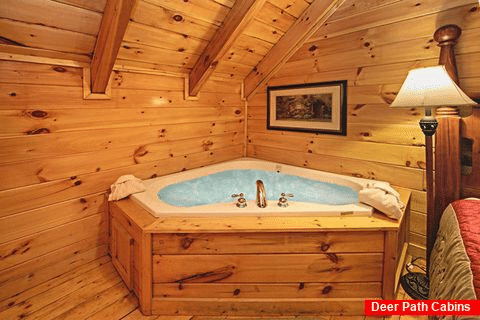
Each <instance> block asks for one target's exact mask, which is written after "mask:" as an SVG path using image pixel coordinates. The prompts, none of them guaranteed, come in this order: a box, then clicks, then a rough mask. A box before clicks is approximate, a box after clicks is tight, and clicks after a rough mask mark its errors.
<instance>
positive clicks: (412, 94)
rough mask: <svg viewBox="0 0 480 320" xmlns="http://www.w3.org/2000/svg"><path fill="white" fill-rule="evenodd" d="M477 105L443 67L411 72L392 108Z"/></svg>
mask: <svg viewBox="0 0 480 320" xmlns="http://www.w3.org/2000/svg"><path fill="white" fill-rule="evenodd" d="M476 104H477V103H476V102H475V101H473V100H472V99H470V98H469V97H468V96H467V95H466V94H465V93H464V92H463V91H462V89H460V87H459V86H457V84H456V83H455V82H454V81H453V80H452V78H450V76H449V75H448V73H447V70H446V69H445V67H444V66H442V65H441V66H435V67H428V68H419V69H413V70H410V71H409V72H408V76H407V79H406V80H405V82H404V83H403V85H402V87H401V88H400V92H399V93H398V94H397V97H396V98H395V100H394V101H393V103H392V104H391V105H390V107H392V108H411V107H423V108H431V107H442V106H469V105H476Z"/></svg>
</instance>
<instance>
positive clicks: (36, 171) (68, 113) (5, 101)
mask: <svg viewBox="0 0 480 320" xmlns="http://www.w3.org/2000/svg"><path fill="white" fill-rule="evenodd" d="M0 70H1V71H0V83H2V86H1V89H0V91H1V95H2V99H0V101H1V102H0V105H1V106H0V110H1V111H0V123H1V126H0V127H1V128H3V129H2V130H3V131H2V133H3V134H0V146H2V147H1V149H2V151H1V156H0V158H1V160H0V163H1V164H0V166H1V167H2V169H1V170H2V172H5V175H2V176H3V177H4V178H2V182H0V185H2V186H1V187H0V189H1V191H0V202H1V203H2V204H1V206H2V210H1V214H0V234H1V236H0V257H1V258H0V270H1V271H0V283H1V284H2V294H1V295H0V299H1V298H8V297H10V296H11V295H13V294H15V293H18V292H19V291H23V290H26V289H28V288H30V287H31V286H34V285H36V284H39V283H41V282H44V281H47V280H49V279H51V278H53V277H57V276H60V275H61V274H63V273H65V272H68V270H70V269H71V268H73V267H76V266H79V265H81V264H83V263H88V262H89V261H92V260H94V259H97V258H99V257H101V256H103V255H105V254H106V243H107V240H108V222H107V214H106V203H105V195H106V192H107V191H108V190H109V187H110V185H111V184H112V183H113V182H114V181H115V180H116V179H117V178H118V177H119V176H121V175H124V174H134V175H136V176H138V177H140V178H142V179H146V178H150V177H155V176H158V175H165V174H169V173H172V172H178V171H182V170H186V169H190V168H196V167H199V166H203V165H207V164H211V163H216V162H221V161H225V160H231V159H235V158H239V157H241V156H242V154H243V150H244V146H243V144H244V135H245V133H244V117H245V115H244V102H243V101H242V100H241V97H240V84H239V82H235V81H223V82H222V81H218V80H215V79H213V80H211V81H209V83H208V84H207V85H206V89H205V90H206V91H205V92H203V91H202V93H201V97H200V98H199V99H197V100H189V101H185V100H184V99H183V94H184V87H183V86H184V79H183V78H181V77H171V76H162V75H152V74H150V75H148V74H142V73H130V72H126V71H117V72H116V73H115V77H114V82H113V89H112V99H111V100H103V101H98V100H88V101H87V100H83V96H82V90H83V89H82V74H83V73H82V70H81V69H79V68H72V67H64V66H58V65H48V64H34V63H22V62H12V61H0ZM7 177H8V178H7ZM12 226H15V227H13V228H12ZM52 314H54V313H52ZM42 316H45V315H42Z"/></svg>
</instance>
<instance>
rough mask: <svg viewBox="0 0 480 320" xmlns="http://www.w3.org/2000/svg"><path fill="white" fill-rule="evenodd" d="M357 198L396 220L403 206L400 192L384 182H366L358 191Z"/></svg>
mask: <svg viewBox="0 0 480 320" xmlns="http://www.w3.org/2000/svg"><path fill="white" fill-rule="evenodd" d="M358 200H359V201H360V202H363V203H365V204H368V205H370V206H372V207H374V208H375V209H377V210H379V211H380V212H382V213H384V214H385V215H387V216H388V217H390V218H393V219H397V220H398V219H400V218H401V217H402V209H403V208H405V204H404V203H403V202H402V201H401V200H400V194H399V193H398V192H397V191H395V189H393V188H392V187H391V186H390V185H389V184H388V183H386V182H377V181H376V182H371V183H367V185H366V186H365V187H364V188H363V189H362V190H360V192H359V193H358Z"/></svg>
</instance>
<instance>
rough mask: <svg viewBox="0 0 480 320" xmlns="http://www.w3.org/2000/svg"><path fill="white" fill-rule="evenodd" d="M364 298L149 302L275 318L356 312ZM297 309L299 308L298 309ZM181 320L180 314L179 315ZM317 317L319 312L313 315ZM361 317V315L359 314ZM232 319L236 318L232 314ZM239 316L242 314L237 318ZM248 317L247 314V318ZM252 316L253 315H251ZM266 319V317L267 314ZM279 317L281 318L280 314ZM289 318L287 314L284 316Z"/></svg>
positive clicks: (156, 306) (183, 310)
mask: <svg viewBox="0 0 480 320" xmlns="http://www.w3.org/2000/svg"><path fill="white" fill-rule="evenodd" d="M364 304H365V302H364V299H357V298H351V299H341V300H337V299H321V298H315V299H299V300H290V299H286V300H285V301H284V300H283V299H282V300H280V299H275V300H273V301H272V299H236V298H230V299H208V298H206V299H201V298H191V299H189V298H185V299H169V298H156V299H153V302H152V312H153V313H155V314H161V313H162V311H163V310H169V312H171V313H175V314H179V315H187V316H188V315H191V314H207V315H218V314H223V315H228V316H227V318H225V316H222V318H214V317H213V316H207V317H205V318H203V319H229V318H230V315H242V316H257V317H258V316H260V318H259V319H262V318H263V317H265V316H270V319H271V317H272V315H277V316H275V317H274V318H275V319H276V318H277V317H281V316H282V315H285V314H300V317H299V318H297V317H295V318H293V319H302V318H305V319H308V318H310V319H311V315H322V316H320V317H323V316H325V315H329V314H332V315H335V314H339V313H341V314H342V315H344V316H347V315H358V314H361V313H362V312H363V310H364ZM299 310H300V311H299ZM179 317H180V319H181V320H183V318H181V316H179ZM314 317H315V318H318V317H319V316H314ZM362 317H363V316H362ZM232 319H235V318H232ZM240 319H241V318H240ZM247 319H248V318H247ZM250 319H255V318H250ZM266 319H268V318H266ZM280 319H281V318H280ZM286 319H289V318H286Z"/></svg>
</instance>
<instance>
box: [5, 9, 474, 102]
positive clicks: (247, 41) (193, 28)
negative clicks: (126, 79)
mask: <svg viewBox="0 0 480 320" xmlns="http://www.w3.org/2000/svg"><path fill="white" fill-rule="evenodd" d="M107 1H120V0H2V1H0V54H1V53H2V52H4V53H10V54H22V55H27V56H28V55H30V56H31V55H33V56H40V57H49V58H56V59H68V60H73V61H78V62H82V63H90V62H91V61H92V57H93V56H94V50H95V44H96V42H97V36H99V30H100V25H101V21H102V18H103V11H104V8H105V6H106V3H107ZM237 2H238V3H236V1H235V0H183V1H180V0H136V3H135V6H134V9H133V12H132V13H131V16H130V20H129V22H128V26H127V28H126V32H125V34H124V36H123V40H122V41H121V43H119V45H120V47H119V50H118V55H116V60H115V65H116V68H117V69H126V70H137V71H151V72H168V73H174V74H177V75H188V74H190V78H191V82H192V79H193V80H194V81H193V84H194V86H195V87H194V88H193V89H192V92H193V94H196V93H197V92H198V91H199V90H200V86H197V84H198V83H200V84H201V82H203V80H204V79H203V80H202V81H200V82H199V81H198V79H196V78H195V77H197V78H198V76H199V75H200V76H205V75H206V76H209V75H210V74H211V76H212V77H216V78H223V79H234V80H239V81H242V80H244V79H245V80H246V81H245V86H246V89H247V93H248V94H251V93H253V92H254V91H255V90H256V88H257V87H258V86H259V85H262V84H264V83H265V82H266V80H268V77H269V76H270V75H271V74H272V73H274V72H275V70H276V69H277V64H278V63H280V64H281V63H284V62H286V60H287V59H288V58H290V57H291V56H293V57H292V59H293V60H295V59H298V55H302V54H303V55H305V54H312V56H314V57H317V55H319V54H321V53H322V52H323V51H324V50H334V49H335V48H321V49H322V50H323V51H322V50H314V52H312V51H311V50H310V51H307V50H306V49H305V48H307V49H310V48H312V46H316V42H318V43H321V40H322V39H325V38H331V37H333V36H339V35H343V34H347V33H354V32H355V31H358V30H364V29H366V28H368V27H373V26H376V25H378V24H379V23H380V22H381V23H382V24H385V22H386V21H390V23H391V22H395V21H399V20H402V19H407V17H408V18H411V17H412V15H415V16H421V15H422V14H427V13H428V12H431V11H432V10H436V11H441V10H446V9H448V8H449V7H455V6H459V5H463V4H471V3H474V2H475V1H473V0H449V1H443V0H442V1H435V0H422V1H420V0H418V1H417V0H416V1H412V0H408V1H405V3H404V4H402V6H401V7H399V8H401V10H391V9H393V8H395V7H396V6H397V3H398V0H316V1H313V0H256V1H255V0H249V1H242V0H237ZM247 2H248V3H249V4H250V7H251V8H252V9H251V10H250V9H246V10H244V11H241V10H239V7H242V5H244V4H245V3H247ZM312 2H313V4H312ZM315 6H316V7H318V8H317V9H315ZM244 7H245V6H244ZM337 7H338V10H337ZM232 8H234V9H232ZM307 9H308V10H307ZM309 11H310V12H309ZM238 12H243V13H246V14H248V15H251V17H248V19H237V21H234V20H232V17H233V18H234V17H235V14H236V13H238ZM229 14H230V15H231V16H230V18H228V19H227V17H229ZM302 14H303V16H302ZM299 17H300V19H299ZM322 17H323V18H324V19H323V20H322V19H321V18H322ZM310 18H314V20H315V21H316V23H318V25H316V24H315V23H314V22H312V21H310V20H309V19H310ZM226 19H227V20H228V21H226ZM302 19H304V20H302ZM297 20H298V21H297ZM302 21H303V22H302ZM302 24H303V25H302ZM225 29H228V30H225ZM232 30H233V31H232ZM314 31H316V33H314ZM229 32H230V33H231V34H228V33H229ZM287 32H289V35H288V34H287V35H288V37H287V36H286V37H284V35H285V34H286V33H287ZM232 34H233V36H232ZM99 37H100V38H102V36H101V35H100V36H99ZM282 37H284V41H283V43H282V42H281V41H280V42H279V40H280V39H281V38H282ZM100 38H99V39H100ZM296 38H298V39H297V40H298V41H294V40H295V39H296ZM102 39H103V38H102ZM212 39H213V41H212ZM307 39H309V40H307ZM102 41H104V40H102ZM217 41H220V42H221V43H223V44H226V46H224V47H223V48H220V49H218V48H217V49H215V50H216V51H215V50H214V51H211V50H212V49H211V47H212V46H213V44H214V43H215V42H217ZM305 41H307V44H306V45H304V46H303V47H301V46H302V44H303V43H304V42H305ZM209 42H212V44H211V45H210V46H209ZM292 42H293V43H292ZM338 45H341V46H345V45H349V43H343V44H338ZM274 47H276V48H275V49H274V50H273V52H272V51H271V50H272V48H274ZM278 47H279V48H278ZM97 48H98V44H97ZM298 48H300V50H299V51H298V52H297V53H296V54H295V51H296V49H298ZM97 50H98V49H97ZM269 52H270V53H269ZM212 53H213V54H214V55H215V56H214V57H213V59H212V57H210V56H209V54H212ZM267 53H269V55H267ZM96 54H97V53H96ZM202 54H203V55H204V56H203V58H204V60H205V57H206V56H208V58H209V61H208V64H207V66H204V67H203V69H204V70H200V69H201V68H200V67H199V66H200V65H202V62H203V61H199V59H200V57H201V56H202ZM264 59H265V61H263V62H261V61H262V60H264ZM196 64H197V66H196ZM92 66H93V65H92ZM195 66H196V67H195ZM194 67H195V70H194V71H193V72H192V69H194ZM199 70H200V71H199ZM92 71H93V68H92ZM100 74H101V76H104V75H105V72H100ZM94 81H95V79H92V83H93V82H94ZM105 81H106V80H104V79H103V80H102V82H103V83H105Z"/></svg>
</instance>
